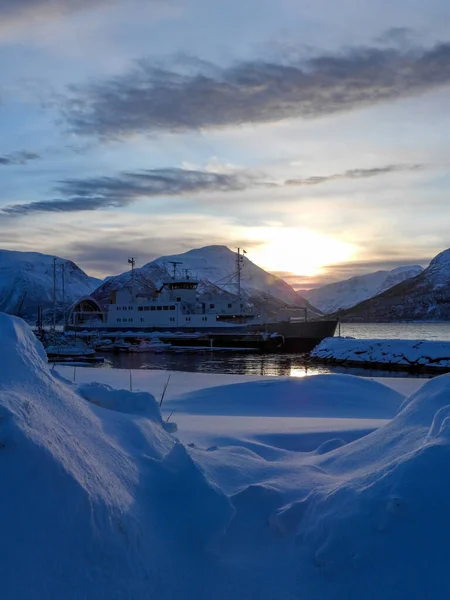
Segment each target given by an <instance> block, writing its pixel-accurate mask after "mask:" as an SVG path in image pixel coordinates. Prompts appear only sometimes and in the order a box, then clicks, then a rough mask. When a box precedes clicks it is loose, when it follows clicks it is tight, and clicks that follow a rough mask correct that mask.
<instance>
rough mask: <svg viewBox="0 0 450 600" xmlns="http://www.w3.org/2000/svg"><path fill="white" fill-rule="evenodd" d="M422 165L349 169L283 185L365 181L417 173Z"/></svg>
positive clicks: (289, 181) (295, 180)
mask: <svg viewBox="0 0 450 600" xmlns="http://www.w3.org/2000/svg"><path fill="white" fill-rule="evenodd" d="M423 168H424V165H387V166H386V167H375V168H372V169H351V170H349V171H345V172H344V173H335V174H334V175H321V176H316V177H307V178H305V179H288V180H287V181H286V182H285V185H298V186H302V185H304V186H308V185H320V184H321V183H327V182H329V181H344V180H346V179H350V180H353V179H367V178H369V177H378V176H379V175H387V174H388V173H399V172H404V171H419V170H421V169H423Z"/></svg>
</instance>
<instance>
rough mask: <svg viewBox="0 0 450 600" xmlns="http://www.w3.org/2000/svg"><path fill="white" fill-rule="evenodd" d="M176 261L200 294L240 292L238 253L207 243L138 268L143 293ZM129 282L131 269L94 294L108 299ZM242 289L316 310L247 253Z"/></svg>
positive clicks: (254, 296) (259, 299) (250, 295)
mask: <svg viewBox="0 0 450 600" xmlns="http://www.w3.org/2000/svg"><path fill="white" fill-rule="evenodd" d="M173 261H176V262H180V263H182V264H181V265H178V271H179V272H184V271H185V270H188V272H189V274H190V276H191V277H195V278H198V279H199V281H200V284H199V288H198V289H199V294H200V295H201V296H208V295H210V294H225V295H227V294H229V295H236V294H237V285H236V277H234V278H233V277H232V275H233V274H234V273H235V272H236V253H235V252H233V251H232V250H230V249H229V248H227V247H226V246H206V247H204V248H197V249H194V250H189V251H188V252H185V253H184V254H175V255H171V256H161V257H160V258H158V259H156V260H154V261H152V262H150V263H147V264H146V265H144V266H143V267H140V268H138V269H136V270H135V285H136V286H137V287H138V289H139V290H141V291H142V292H144V293H150V294H152V293H154V292H155V291H156V289H158V288H159V287H160V286H161V283H162V281H163V280H164V279H167V278H168V277H170V276H171V274H172V269H173V267H172V265H171V264H170V263H171V262H173ZM130 283H131V272H130V271H127V272H125V273H122V274H121V275H118V276H117V277H114V278H108V280H107V281H105V282H104V283H103V284H102V285H101V286H100V287H99V288H98V289H97V290H96V291H95V294H94V296H95V297H96V298H97V300H98V301H99V302H101V303H106V302H107V301H108V298H109V294H110V292H112V291H113V290H115V289H120V288H122V287H124V286H126V285H129V284H130ZM227 284H228V285H227ZM222 286H224V287H222ZM241 292H242V297H243V298H245V299H246V300H248V301H250V302H254V303H264V304H268V305H269V307H273V308H281V306H284V305H289V306H296V307H304V306H307V307H308V308H310V310H311V311H314V312H316V311H315V309H314V307H313V306H311V305H310V304H309V302H307V301H306V300H305V299H304V298H303V297H302V296H300V295H299V294H297V292H296V291H295V290H294V289H293V288H292V287H291V286H290V285H289V284H288V283H286V282H285V281H283V280H282V279H279V278H278V277H275V275H272V274H270V273H267V271H264V269H261V268H260V267H258V266H257V265H255V264H254V263H252V262H251V261H250V260H249V259H248V258H247V257H246V256H244V257H243V268H242V273H241Z"/></svg>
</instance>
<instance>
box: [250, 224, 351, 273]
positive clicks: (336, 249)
mask: <svg viewBox="0 0 450 600" xmlns="http://www.w3.org/2000/svg"><path fill="white" fill-rule="evenodd" d="M254 233H255V234H256V235H258V238H259V239H260V240H261V239H264V240H266V241H265V242H264V243H263V244H261V245H259V246H255V247H254V248H251V249H249V250H248V256H249V258H250V259H251V260H252V261H253V262H255V263H256V264H257V265H259V266H260V267H263V268H264V269H266V270H267V271H276V272H285V273H292V274H293V275H305V276H313V275H318V274H319V273H321V272H322V269H323V268H324V267H325V266H326V265H332V264H335V263H340V262H344V261H347V260H349V259H350V258H351V257H352V255H353V253H354V249H355V248H354V246H352V245H351V244H348V243H346V242H342V241H340V240H336V239H333V238H330V237H328V236H326V235H323V234H318V233H315V232H312V231H308V230H306V229H299V228H290V227H284V228H264V229H260V230H259V231H258V233H257V232H254Z"/></svg>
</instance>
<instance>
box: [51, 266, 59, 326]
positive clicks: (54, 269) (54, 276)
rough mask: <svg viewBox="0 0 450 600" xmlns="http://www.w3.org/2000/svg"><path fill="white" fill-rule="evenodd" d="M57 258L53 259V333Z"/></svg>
mask: <svg viewBox="0 0 450 600" xmlns="http://www.w3.org/2000/svg"><path fill="white" fill-rule="evenodd" d="M57 260H58V259H57V258H56V256H54V257H53V323H52V325H53V327H52V328H53V331H55V330H56V261H57Z"/></svg>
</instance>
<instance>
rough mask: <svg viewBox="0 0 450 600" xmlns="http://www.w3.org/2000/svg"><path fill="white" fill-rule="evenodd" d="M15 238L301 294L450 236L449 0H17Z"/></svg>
mask: <svg viewBox="0 0 450 600" xmlns="http://www.w3.org/2000/svg"><path fill="white" fill-rule="evenodd" d="M0 72H1V73H2V77H1V79H0V131H1V136H0V247H2V248H6V249H11V250H27V251H39V252H44V253H49V254H56V255H58V256H63V257H65V258H70V259H72V260H73V261H75V262H76V263H77V264H78V265H79V266H80V267H81V268H83V269H84V270H85V271H86V272H88V273H89V274H90V275H94V276H98V277H105V276H107V275H111V274H116V273H120V272H122V271H124V270H126V269H127V259H128V257H129V256H135V257H136V259H137V266H140V265H142V264H145V263H146V262H149V261H150V260H152V259H153V258H156V257H158V256H160V255H167V254H176V253H181V252H184V251H186V250H189V249H191V248H198V247H202V246H206V245H210V244H220V245H222V244H225V245H227V246H228V247H230V248H232V249H235V248H237V247H240V248H245V249H246V251H247V256H248V257H249V258H250V259H251V260H253V261H254V262H256V263H257V264H259V265H260V266H262V267H263V268H266V269H267V270H269V271H271V272H273V273H275V274H278V275H280V276H282V277H283V278H285V279H286V281H288V282H289V283H290V284H291V285H293V286H294V287H295V288H296V289H308V288H311V287H317V286H319V285H323V284H326V283H329V282H332V281H337V280H341V279H346V278H348V277H351V276H354V275H360V274H363V273H368V272H373V271H376V270H379V269H392V268H395V267H397V266H402V265H409V264H421V265H423V266H426V265H427V264H428V263H429V261H430V260H431V259H432V258H433V256H435V255H436V254H437V253H438V252H440V251H442V250H444V249H446V248H447V247H448V246H450V243H449V241H450V240H449V230H448V223H449V222H450V202H449V199H448V195H449V191H450V173H449V163H450V158H449V157H450V111H449V110H448V106H449V105H450V3H449V2H448V0H429V1H428V2H427V3H424V2H423V0H420V1H419V0H397V1H396V2H392V0H277V2H274V1H269V0H246V2H242V0H239V1H237V0H227V2H211V0H0Z"/></svg>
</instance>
